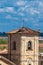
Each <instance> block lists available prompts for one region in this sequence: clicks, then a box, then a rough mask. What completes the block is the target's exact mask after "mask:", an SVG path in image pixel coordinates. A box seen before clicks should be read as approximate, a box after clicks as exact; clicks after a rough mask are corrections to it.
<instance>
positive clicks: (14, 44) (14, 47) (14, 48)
mask: <svg viewBox="0 0 43 65" xmlns="http://www.w3.org/2000/svg"><path fill="white" fill-rule="evenodd" d="M13 50H16V42H15V41H14V43H13Z"/></svg>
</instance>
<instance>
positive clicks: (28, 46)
mask: <svg viewBox="0 0 43 65" xmlns="http://www.w3.org/2000/svg"><path fill="white" fill-rule="evenodd" d="M27 48H28V50H30V49H32V43H31V41H28V45H27Z"/></svg>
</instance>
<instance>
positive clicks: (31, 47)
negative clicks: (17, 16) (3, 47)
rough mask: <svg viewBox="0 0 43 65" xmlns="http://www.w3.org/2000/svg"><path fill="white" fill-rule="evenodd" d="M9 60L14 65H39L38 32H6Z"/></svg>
mask: <svg viewBox="0 0 43 65" xmlns="http://www.w3.org/2000/svg"><path fill="white" fill-rule="evenodd" d="M7 34H8V42H9V44H8V53H9V59H10V60H11V61H12V62H14V63H15V64H16V65H39V41H38V40H39V34H40V33H39V32H38V31H34V30H31V29H30V28H25V27H22V28H20V29H16V30H13V31H11V32H8V33H7Z"/></svg>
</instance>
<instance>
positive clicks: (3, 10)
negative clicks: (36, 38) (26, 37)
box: [0, 0, 43, 32]
mask: <svg viewBox="0 0 43 65" xmlns="http://www.w3.org/2000/svg"><path fill="white" fill-rule="evenodd" d="M23 22H24V25H23ZM22 26H24V27H28V28H31V29H33V30H38V29H40V30H41V31H42V32H43V0H0V32H8V31H11V30H13V29H17V28H20V27H22Z"/></svg>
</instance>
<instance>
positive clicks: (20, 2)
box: [15, 0, 27, 6]
mask: <svg viewBox="0 0 43 65" xmlns="http://www.w3.org/2000/svg"><path fill="white" fill-rule="evenodd" d="M26 3H27V1H23V0H19V1H17V2H16V4H15V5H18V6H24V5H25V4H26Z"/></svg>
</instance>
